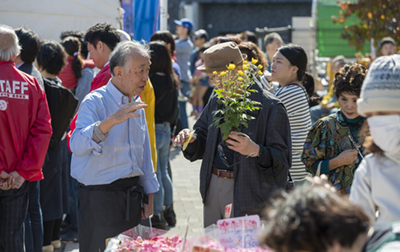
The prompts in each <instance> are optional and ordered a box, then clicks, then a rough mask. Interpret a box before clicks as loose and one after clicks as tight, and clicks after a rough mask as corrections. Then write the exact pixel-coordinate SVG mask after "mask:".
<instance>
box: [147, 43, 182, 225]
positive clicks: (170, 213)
mask: <svg viewBox="0 0 400 252" xmlns="http://www.w3.org/2000/svg"><path fill="white" fill-rule="evenodd" d="M149 49H150V51H151V54H150V57H151V62H152V63H151V65H150V71H149V77H150V81H151V83H152V84H153V87H154V93H155V97H156V101H155V123H156V125H155V129H156V147H157V172H156V175H157V180H158V182H159V184H160V190H159V191H158V192H157V193H155V194H154V215H153V218H152V224H153V226H154V227H157V228H162V229H166V223H165V220H166V221H167V222H168V224H169V225H170V226H175V224H176V218H175V213H174V210H173V209H172V202H173V191H172V182H171V178H170V176H169V174H168V157H169V147H170V140H171V124H174V123H175V121H176V120H177V118H178V115H179V107H178V86H177V83H176V81H175V78H174V73H173V70H172V64H171V62H172V61H171V55H170V52H169V50H168V49H167V47H166V46H165V43H164V42H161V41H153V42H150V43H149ZM164 206H165V211H164V212H163V207H164ZM164 217H165V220H164Z"/></svg>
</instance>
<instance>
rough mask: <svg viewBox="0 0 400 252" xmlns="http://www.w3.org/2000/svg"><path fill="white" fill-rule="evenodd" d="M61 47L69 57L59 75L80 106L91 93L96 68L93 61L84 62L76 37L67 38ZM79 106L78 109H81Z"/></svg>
mask: <svg viewBox="0 0 400 252" xmlns="http://www.w3.org/2000/svg"><path fill="white" fill-rule="evenodd" d="M61 45H62V46H63V47H64V49H65V51H66V53H67V54H68V57H67V65H66V66H65V67H64V68H63V69H62V70H61V72H60V73H59V74H58V78H60V79H61V81H62V84H63V86H64V87H66V88H68V89H69V90H71V91H72V92H73V93H74V94H75V96H76V98H78V101H79V104H80V103H81V102H82V100H83V98H85V96H86V95H87V94H88V93H89V90H90V83H91V82H92V80H93V78H94V71H93V68H94V67H95V65H94V63H93V61H92V60H84V59H83V58H82V56H81V54H80V50H81V43H80V41H79V39H78V38H76V37H71V36H70V37H66V38H65V39H64V40H63V41H62V42H61ZM79 104H78V108H79Z"/></svg>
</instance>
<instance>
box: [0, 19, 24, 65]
mask: <svg viewBox="0 0 400 252" xmlns="http://www.w3.org/2000/svg"><path fill="white" fill-rule="evenodd" d="M20 52H21V46H20V45H19V41H18V37H17V35H16V34H15V31H14V29H13V28H11V27H10V26H8V25H0V61H10V60H13V59H14V58H15V57H16V56H17V55H19V53H20Z"/></svg>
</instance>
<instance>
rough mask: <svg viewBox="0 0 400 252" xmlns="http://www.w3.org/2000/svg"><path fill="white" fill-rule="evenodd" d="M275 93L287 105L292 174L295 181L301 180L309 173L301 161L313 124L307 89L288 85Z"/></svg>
mask: <svg viewBox="0 0 400 252" xmlns="http://www.w3.org/2000/svg"><path fill="white" fill-rule="evenodd" d="M274 95H275V96H276V97H278V98H279V99H280V100H281V101H282V103H283V105H285V108H286V111H287V114H288V117H289V123H290V130H291V134H292V167H291V169H290V174H291V175H292V178H293V180H294V181H301V180H304V179H305V178H306V177H307V175H308V173H307V172H306V168H305V165H304V164H303V163H302V162H301V154H302V153H303V145H304V141H305V140H306V137H307V134H308V131H309V130H310V128H311V126H312V125H311V117H310V107H309V105H308V98H307V95H306V90H305V89H304V88H303V87H300V86H298V85H288V86H286V87H283V88H279V89H278V90H276V92H275V93H274Z"/></svg>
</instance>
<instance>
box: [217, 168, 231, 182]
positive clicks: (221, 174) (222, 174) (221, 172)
mask: <svg viewBox="0 0 400 252" xmlns="http://www.w3.org/2000/svg"><path fill="white" fill-rule="evenodd" d="M212 173H213V174H215V175H217V176H218V178H224V179H233V171H227V170H221V169H217V168H212Z"/></svg>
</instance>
